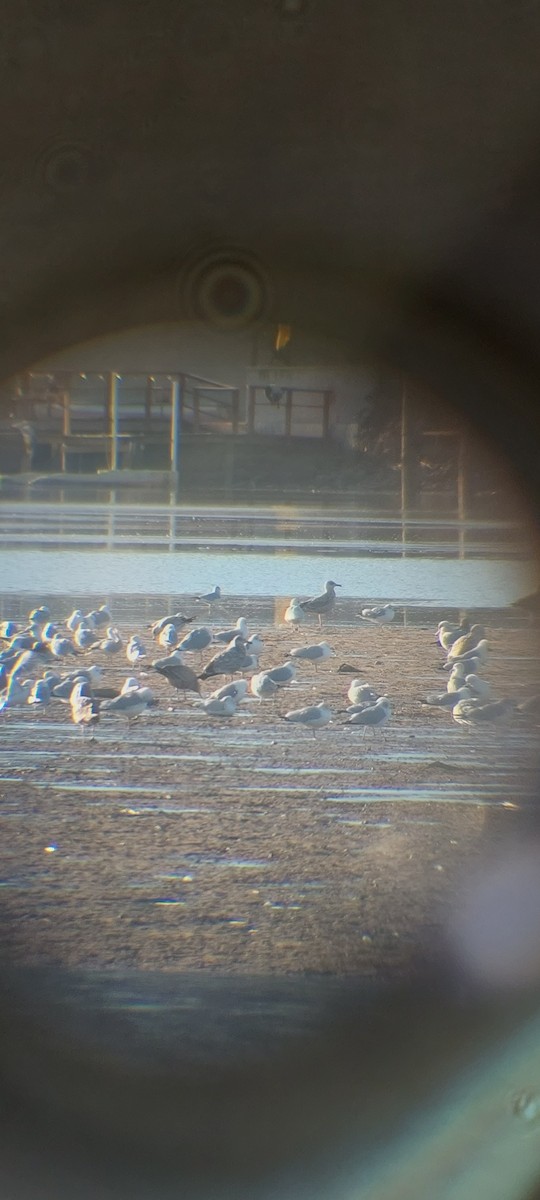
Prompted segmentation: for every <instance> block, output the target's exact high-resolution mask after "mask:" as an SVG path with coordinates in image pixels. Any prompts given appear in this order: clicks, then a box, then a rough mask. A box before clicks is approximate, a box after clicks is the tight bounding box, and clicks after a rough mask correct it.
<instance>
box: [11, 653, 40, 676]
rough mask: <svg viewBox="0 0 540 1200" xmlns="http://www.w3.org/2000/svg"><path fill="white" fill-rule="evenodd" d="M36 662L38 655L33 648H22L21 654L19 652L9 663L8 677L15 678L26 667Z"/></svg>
mask: <svg viewBox="0 0 540 1200" xmlns="http://www.w3.org/2000/svg"><path fill="white" fill-rule="evenodd" d="M36 662H39V656H38V655H37V654H36V652H35V650H23V651H22V654H19V655H18V656H17V658H16V659H15V661H14V662H12V663H11V670H10V678H11V679H15V677H16V676H18V675H20V674H21V672H22V671H25V670H26V669H27V668H28V667H33V666H35V664H36Z"/></svg>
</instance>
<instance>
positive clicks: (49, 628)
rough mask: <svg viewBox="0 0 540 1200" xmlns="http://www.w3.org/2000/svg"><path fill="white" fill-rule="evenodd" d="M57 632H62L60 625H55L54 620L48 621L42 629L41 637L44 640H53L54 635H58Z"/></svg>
mask: <svg viewBox="0 0 540 1200" xmlns="http://www.w3.org/2000/svg"><path fill="white" fill-rule="evenodd" d="M57 633H60V629H59V628H58V625H55V624H54V621H48V622H47V624H46V625H44V626H43V629H42V630H41V637H42V639H43V641H44V642H52V640H53V637H56V634H57Z"/></svg>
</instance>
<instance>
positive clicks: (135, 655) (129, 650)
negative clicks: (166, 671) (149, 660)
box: [126, 635, 146, 667]
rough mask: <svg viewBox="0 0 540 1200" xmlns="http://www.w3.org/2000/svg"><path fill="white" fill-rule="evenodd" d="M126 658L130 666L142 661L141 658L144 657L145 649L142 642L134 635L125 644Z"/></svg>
mask: <svg viewBox="0 0 540 1200" xmlns="http://www.w3.org/2000/svg"><path fill="white" fill-rule="evenodd" d="M126 658H127V660H128V663H129V664H130V666H132V667H135V666H136V665H137V663H139V662H142V660H143V658H146V650H145V648H144V646H143V643H142V642H141V640H140V638H138V637H137V636H136V635H134V636H133V637H131V638H130V639H129V642H128V644H127V646H126Z"/></svg>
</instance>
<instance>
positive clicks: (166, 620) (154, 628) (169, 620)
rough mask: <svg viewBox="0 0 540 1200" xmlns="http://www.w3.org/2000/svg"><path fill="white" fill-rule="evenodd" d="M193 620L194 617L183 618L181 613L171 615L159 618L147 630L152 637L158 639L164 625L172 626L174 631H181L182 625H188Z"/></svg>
mask: <svg viewBox="0 0 540 1200" xmlns="http://www.w3.org/2000/svg"><path fill="white" fill-rule="evenodd" d="M194 620H195V617H185V616H184V614H183V613H181V612H177V613H171V615H170V616H168V617H161V618H160V620H159V621H155V622H154V624H153V625H150V626H149V629H150V630H151V633H152V637H153V638H158V637H159V634H160V633H161V630H162V629H164V628H165V626H166V625H174V627H175V629H182V628H183V626H184V625H189V622H190V621H194Z"/></svg>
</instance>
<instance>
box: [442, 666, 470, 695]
mask: <svg viewBox="0 0 540 1200" xmlns="http://www.w3.org/2000/svg"><path fill="white" fill-rule="evenodd" d="M466 674H467V663H462V662H459V663H454V664H453V666H452V670H451V672H450V675H449V677H448V683H447V685H446V690H447V692H457V691H459V688H460V687H463V686H464V684H465V676H466Z"/></svg>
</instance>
